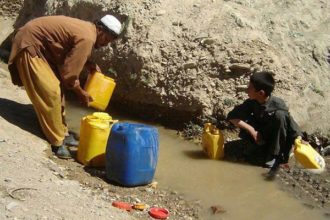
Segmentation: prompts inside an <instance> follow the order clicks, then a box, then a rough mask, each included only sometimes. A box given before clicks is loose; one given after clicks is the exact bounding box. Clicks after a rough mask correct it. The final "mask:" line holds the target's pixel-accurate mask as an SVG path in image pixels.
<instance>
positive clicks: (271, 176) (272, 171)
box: [265, 166, 280, 180]
mask: <svg viewBox="0 0 330 220" xmlns="http://www.w3.org/2000/svg"><path fill="white" fill-rule="evenodd" d="M279 169H280V167H279V166H274V167H271V168H270V170H269V171H268V173H266V175H265V178H266V180H274V179H275V177H276V175H277V173H278V171H279Z"/></svg>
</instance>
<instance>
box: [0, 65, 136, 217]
mask: <svg viewBox="0 0 330 220" xmlns="http://www.w3.org/2000/svg"><path fill="white" fill-rule="evenodd" d="M5 75H7V74H6V73H5V72H4V70H3V69H2V68H1V69H0V84H1V86H0V94H1V95H0V106H1V108H0V167H1V169H0V219H95V218H97V219H134V218H133V217H132V216H130V215H128V214H127V213H125V212H122V211H120V210H119V209H116V208H114V207H112V206H111V202H109V201H106V200H105V199H104V198H102V197H101V194H94V193H93V192H92V191H91V189H89V188H88V187H85V186H84V185H81V184H80V183H79V182H78V181H73V180H69V179H68V178H67V176H66V173H67V172H68V170H67V168H66V167H64V166H63V165H60V164H56V163H55V162H54V161H53V160H51V159H50V158H49V157H48V156H47V153H46V152H45V150H46V149H48V148H49V146H48V144H47V142H46V141H44V140H43V139H42V138H40V137H39V136H41V133H40V130H39V129H38V127H36V125H37V124H36V116H35V114H34V111H33V108H32V105H31V104H30V102H29V99H28V97H27V95H26V93H25V91H24V90H22V89H20V88H18V87H15V86H13V85H12V84H11V82H10V80H9V79H8V78H7V77H5Z"/></svg>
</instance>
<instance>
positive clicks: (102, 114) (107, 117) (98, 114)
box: [92, 112, 112, 121]
mask: <svg viewBox="0 0 330 220" xmlns="http://www.w3.org/2000/svg"><path fill="white" fill-rule="evenodd" d="M92 115H93V116H95V117H97V118H99V119H101V120H107V121H111V120H112V117H111V116H110V115H109V114H108V113H105V112H94V113H93V114H92Z"/></svg>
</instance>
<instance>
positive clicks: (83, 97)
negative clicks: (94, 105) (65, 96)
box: [73, 84, 93, 106]
mask: <svg viewBox="0 0 330 220" xmlns="http://www.w3.org/2000/svg"><path fill="white" fill-rule="evenodd" d="M73 91H74V92H75V93H76V95H77V96H78V99H79V102H80V103H81V104H83V105H85V106H89V103H90V102H92V101H93V97H92V96H90V95H89V94H88V92H86V91H85V90H83V89H82V88H81V87H80V85H79V84H77V85H76V86H75V87H74V88H73Z"/></svg>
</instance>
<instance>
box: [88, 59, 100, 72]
mask: <svg viewBox="0 0 330 220" xmlns="http://www.w3.org/2000/svg"><path fill="white" fill-rule="evenodd" d="M85 68H86V69H87V71H88V73H93V72H95V71H97V72H100V73H101V72H102V71H101V69H100V67H99V66H98V65H97V64H96V63H93V62H91V61H87V62H86V64H85Z"/></svg>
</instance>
